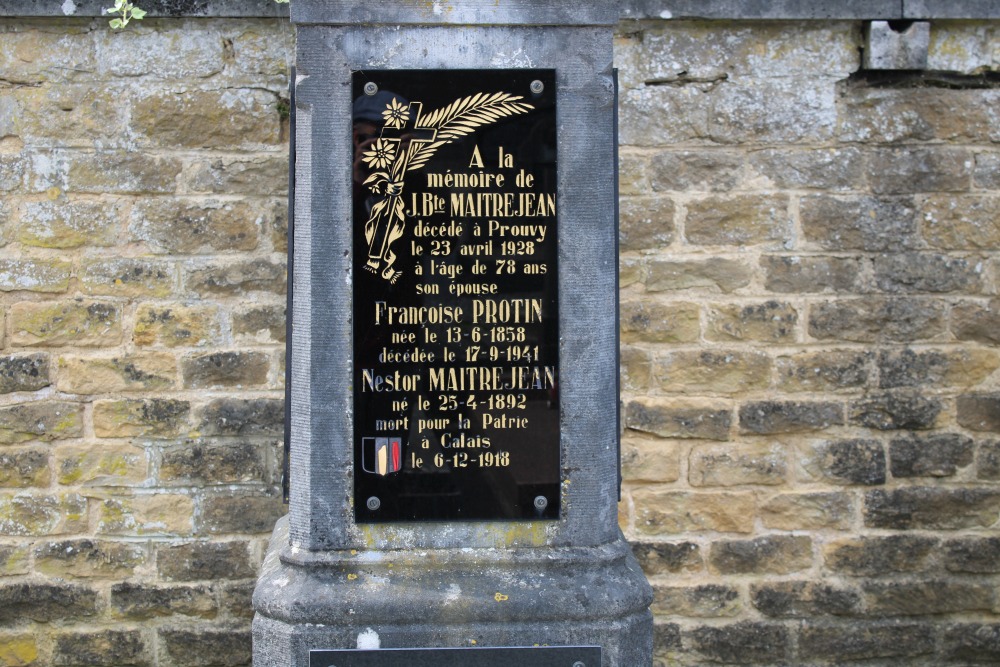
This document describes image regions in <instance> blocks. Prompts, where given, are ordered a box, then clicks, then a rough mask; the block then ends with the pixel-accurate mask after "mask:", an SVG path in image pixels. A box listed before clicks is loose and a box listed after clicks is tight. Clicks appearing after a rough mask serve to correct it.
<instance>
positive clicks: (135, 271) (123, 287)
mask: <svg viewBox="0 0 1000 667" xmlns="http://www.w3.org/2000/svg"><path fill="white" fill-rule="evenodd" d="M80 285H81V287H82V288H83V291H84V292H85V293H87V294H92V295H100V296H126V297H136V296H150V297H161V298H162V297H166V296H170V294H172V293H173V291H174V290H175V289H176V288H177V267H176V266H175V265H174V263H173V262H163V261H159V260H148V259H139V258H124V259H117V258H116V259H100V260H93V261H87V262H84V264H83V266H82V267H81V269H80Z"/></svg>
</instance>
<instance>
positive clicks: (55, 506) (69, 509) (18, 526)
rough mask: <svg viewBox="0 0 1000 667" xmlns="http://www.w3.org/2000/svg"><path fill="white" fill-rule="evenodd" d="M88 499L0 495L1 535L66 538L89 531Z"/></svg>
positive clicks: (72, 496) (56, 496) (70, 495)
mask: <svg viewBox="0 0 1000 667" xmlns="http://www.w3.org/2000/svg"><path fill="white" fill-rule="evenodd" d="M87 507H88V504H87V499H86V498H84V497H82V496H78V495H76V494H65V495H47V496H34V495H28V494H18V495H13V496H11V495H6V494H4V495H0V534H3V535H8V536H36V535H65V534H70V533H79V532H82V531H85V530H87Z"/></svg>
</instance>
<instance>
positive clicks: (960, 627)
mask: <svg viewBox="0 0 1000 667" xmlns="http://www.w3.org/2000/svg"><path fill="white" fill-rule="evenodd" d="M942 644H943V651H942V652H943V654H944V656H945V657H946V658H948V659H949V660H956V661H962V662H972V663H975V664H984V665H988V664H991V663H996V662H997V661H998V660H1000V624H986V623H956V624H955V625H952V626H949V627H948V628H946V629H945V632H944V636H943V640H942Z"/></svg>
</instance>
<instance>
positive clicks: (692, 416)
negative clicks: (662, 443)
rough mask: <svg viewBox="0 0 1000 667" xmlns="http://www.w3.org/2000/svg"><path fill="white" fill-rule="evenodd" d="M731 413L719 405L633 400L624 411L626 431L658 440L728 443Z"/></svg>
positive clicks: (660, 400) (712, 402) (651, 399)
mask: <svg viewBox="0 0 1000 667" xmlns="http://www.w3.org/2000/svg"><path fill="white" fill-rule="evenodd" d="M732 417H733V415H732V410H731V409H730V408H729V407H725V406H723V407H720V403H719V402H715V401H697V400H690V399H662V398H636V399H634V400H631V401H629V402H628V405H627V406H626V409H625V418H624V424H625V428H627V429H631V430H633V431H639V432H642V433H651V434H653V435H657V436H659V437H661V438H685V439H686V438H697V439H704V440H728V439H729V432H730V427H731V424H732Z"/></svg>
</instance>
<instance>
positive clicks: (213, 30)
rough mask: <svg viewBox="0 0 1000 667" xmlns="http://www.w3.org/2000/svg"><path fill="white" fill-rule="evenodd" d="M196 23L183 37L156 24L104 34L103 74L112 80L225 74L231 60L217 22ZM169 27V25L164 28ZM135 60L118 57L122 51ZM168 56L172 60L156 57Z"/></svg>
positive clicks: (100, 50) (100, 39)
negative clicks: (164, 54)
mask: <svg viewBox="0 0 1000 667" xmlns="http://www.w3.org/2000/svg"><path fill="white" fill-rule="evenodd" d="M206 23H207V25H205V24H204V23H202V22H200V21H195V22H193V23H192V24H191V25H190V27H189V28H187V29H186V30H184V32H183V33H182V34H178V33H177V32H175V31H173V30H170V29H159V30H157V29H156V28H157V27H159V26H158V25H157V24H156V23H152V22H151V23H149V24H145V25H144V24H142V23H139V24H138V25H136V24H131V25H130V27H132V26H134V28H133V29H132V30H122V31H121V32H114V33H107V34H105V33H101V34H98V35H97V36H96V40H95V47H96V51H97V62H98V65H99V68H100V69H99V70H98V71H99V72H100V74H102V75H104V76H106V77H108V78H111V79H112V80H114V79H116V78H118V77H136V76H146V77H149V78H156V79H191V80H196V79H204V78H207V77H210V76H212V75H214V74H219V73H221V72H222V70H223V68H224V67H225V66H226V64H227V62H226V61H227V60H229V58H227V57H226V54H225V53H224V49H225V45H224V42H225V40H224V39H220V37H221V36H220V35H219V30H218V27H217V26H219V24H218V23H214V22H206ZM164 27H166V26H164ZM123 51H124V52H128V53H134V54H135V56H134V57H132V58H118V57H116V56H117V55H118V54H120V53H122V52H123ZM163 53H169V54H171V57H169V58H164V57H162V56H161V57H157V56H156V54H163Z"/></svg>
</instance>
